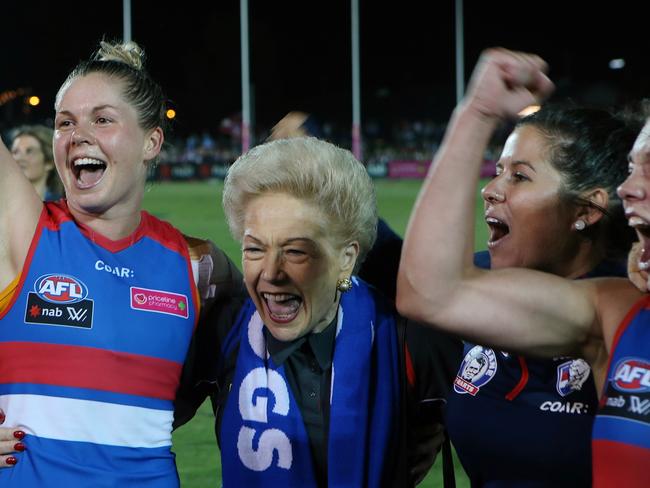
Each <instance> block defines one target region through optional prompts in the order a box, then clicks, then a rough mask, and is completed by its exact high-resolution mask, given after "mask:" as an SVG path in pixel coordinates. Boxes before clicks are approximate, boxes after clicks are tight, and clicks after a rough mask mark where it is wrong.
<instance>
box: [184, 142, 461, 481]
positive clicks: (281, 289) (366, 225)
mask: <svg viewBox="0 0 650 488" xmlns="http://www.w3.org/2000/svg"><path fill="white" fill-rule="evenodd" d="M223 204H224V208H225V212H226V216H227V219H228V223H229V226H230V229H231V232H232V234H233V235H234V236H235V238H237V239H238V240H239V241H240V242H241V243H242V264H243V274H244V281H245V284H246V287H247V289H248V293H249V295H250V300H249V301H248V302H247V303H246V304H245V305H244V307H243V310H242V313H241V315H240V318H239V320H238V322H237V323H236V324H233V325H232V326H230V328H229V330H226V331H220V332H219V333H218V337H219V338H220V343H221V350H222V351H221V352H222V354H221V358H222V364H221V365H220V368H219V373H218V376H219V378H218V383H219V384H220V385H221V386H222V388H221V391H220V393H218V394H217V395H216V396H215V397H213V403H214V406H215V411H216V413H217V429H216V430H217V437H218V440H219V444H220V448H221V455H222V466H223V483H224V486H257V485H259V484H261V483H264V484H266V485H268V486H305V487H307V486H314V487H315V486H328V485H329V486H411V485H413V484H414V483H415V482H416V481H417V480H418V479H420V478H421V477H422V476H423V475H424V474H425V473H426V470H427V469H428V467H429V466H430V464H431V462H432V460H433V459H432V458H433V453H435V452H437V449H438V448H439V446H440V444H441V441H442V429H441V426H440V421H441V420H440V419H441V415H440V409H439V408H438V409H437V410H436V409H433V408H425V407H423V406H422V405H423V404H427V405H434V404H437V405H438V406H440V404H441V403H442V401H441V398H442V397H443V396H444V392H445V391H446V388H447V387H448V385H449V381H450V379H451V376H452V369H453V367H454V366H455V364H454V361H457V360H458V357H459V356H458V355H457V354H452V355H451V356H453V357H450V358H446V357H445V354H446V353H447V352H448V351H449V350H450V349H453V350H454V351H455V352H457V353H458V354H460V345H459V344H458V345H457V344H456V343H455V342H453V341H452V342H451V344H452V346H451V347H450V346H449V344H447V343H445V341H446V340H447V339H446V338H445V337H442V336H440V335H439V334H435V333H434V334H432V333H431V331H430V330H428V329H425V328H419V327H418V326H416V325H415V324H408V325H407V324H406V323H405V321H403V320H402V319H401V318H400V317H398V316H397V314H396V313H395V310H394V308H393V306H392V302H391V301H389V300H387V299H385V298H384V297H383V295H381V294H380V293H378V292H377V291H376V290H375V289H373V288H372V287H371V286H369V285H367V284H366V283H364V282H363V281H362V280H360V279H359V278H357V277H356V276H354V273H355V270H356V269H357V268H358V267H359V265H360V263H361V262H362V261H363V258H364V256H365V255H366V253H367V252H368V250H369V249H370V248H371V247H372V244H373V242H374V240H375V234H376V226H377V210H376V204H375V194H374V189H373V185H372V181H371V180H370V177H369V176H368V174H367V172H366V170H365V168H364V166H363V165H362V164H361V163H360V162H359V161H357V160H356V159H355V158H354V156H353V155H352V154H351V153H350V152H349V151H347V150H344V149H341V148H338V147H336V146H334V145H332V144H330V143H327V142H324V141H321V140H318V139H316V138H312V137H299V138H292V139H284V140H276V141H273V142H269V143H266V144H263V145H260V146H258V147H255V148H253V149H252V150H251V151H249V152H248V153H246V154H244V155H243V156H241V157H240V158H239V159H238V160H237V161H236V162H235V163H234V164H233V165H232V166H231V168H230V169H229V171H228V174H227V177H226V180H225V186H224V193H223ZM207 342H208V341H200V340H199V341H197V343H199V344H201V343H202V344H207ZM456 345H457V346H458V347H456ZM206 347H207V346H206ZM427 400H430V402H427ZM434 400H438V402H436V401H434ZM414 429H419V430H420V432H422V431H426V432H428V433H429V434H430V435H429V440H430V444H429V445H430V446H431V449H430V451H429V452H430V454H431V455H430V456H429V458H428V463H426V462H425V463H424V464H426V468H422V467H421V466H422V464H418V463H422V459H420V460H419V461H418V460H416V458H415V457H414V456H408V454H409V453H413V449H412V445H411V442H410V440H409V439H410V438H411V436H410V432H412V431H413V430H414Z"/></svg>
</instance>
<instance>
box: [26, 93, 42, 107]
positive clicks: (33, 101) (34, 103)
mask: <svg viewBox="0 0 650 488" xmlns="http://www.w3.org/2000/svg"><path fill="white" fill-rule="evenodd" d="M27 103H28V104H29V105H31V106H32V107H36V106H37V105H39V104H40V103H41V99H40V98H38V97H37V96H36V95H32V96H31V97H29V98H28V99H27Z"/></svg>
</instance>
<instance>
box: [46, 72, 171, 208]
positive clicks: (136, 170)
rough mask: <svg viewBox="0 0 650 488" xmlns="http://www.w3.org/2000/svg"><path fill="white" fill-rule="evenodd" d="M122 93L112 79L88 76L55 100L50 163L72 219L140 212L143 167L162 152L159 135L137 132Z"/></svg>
mask: <svg viewBox="0 0 650 488" xmlns="http://www.w3.org/2000/svg"><path fill="white" fill-rule="evenodd" d="M122 89H123V85H122V83H121V82H119V81H117V80H116V79H115V78H110V77H108V76H106V75H103V74H100V73H91V74H88V75H86V76H82V77H78V78H75V79H73V80H72V82H71V83H70V84H69V85H68V86H66V87H64V88H63V89H62V91H61V93H60V94H59V97H58V99H57V106H56V119H55V133H54V160H55V164H56V167H57V169H58V171H59V174H60V176H61V180H62V182H63V185H64V187H65V190H66V196H67V199H68V206H69V207H70V209H71V210H72V211H73V213H75V212H77V213H82V214H95V215H96V214H103V215H105V216H108V217H111V216H121V215H125V214H133V213H137V212H138V211H139V209H140V204H141V201H142V195H143V192H144V182H145V179H146V172H147V167H146V161H148V160H151V159H152V158H154V157H155V156H156V155H157V154H158V152H159V151H160V145H161V144H162V131H161V130H160V129H159V128H156V129H154V130H152V131H147V132H145V131H144V130H143V129H142V128H141V127H140V125H139V124H138V114H137V112H136V111H135V109H134V108H133V107H132V106H131V105H130V104H129V103H128V102H127V101H126V100H125V99H124V97H123V95H122Z"/></svg>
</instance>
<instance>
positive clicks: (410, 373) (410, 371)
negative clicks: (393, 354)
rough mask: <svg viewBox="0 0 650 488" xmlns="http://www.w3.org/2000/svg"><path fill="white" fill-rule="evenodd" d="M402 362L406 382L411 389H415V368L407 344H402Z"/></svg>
mask: <svg viewBox="0 0 650 488" xmlns="http://www.w3.org/2000/svg"><path fill="white" fill-rule="evenodd" d="M404 362H405V363H406V381H407V382H408V384H409V386H410V387H411V388H415V368H414V367H413V358H412V357H411V351H409V346H408V344H404Z"/></svg>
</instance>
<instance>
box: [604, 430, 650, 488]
mask: <svg viewBox="0 0 650 488" xmlns="http://www.w3.org/2000/svg"><path fill="white" fill-rule="evenodd" d="M592 455H593V486H594V488H611V487H612V486H620V487H625V488H647V486H648V480H650V476H649V474H648V464H649V463H650V449H646V448H644V447H639V446H632V445H630V444H625V443H622V442H616V441H606V440H601V439H596V440H593V441H592Z"/></svg>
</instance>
